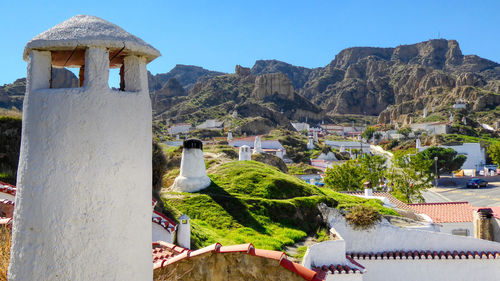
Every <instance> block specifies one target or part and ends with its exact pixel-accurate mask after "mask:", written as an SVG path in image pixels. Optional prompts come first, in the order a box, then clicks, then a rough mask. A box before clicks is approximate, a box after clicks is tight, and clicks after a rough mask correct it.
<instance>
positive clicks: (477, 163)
mask: <svg viewBox="0 0 500 281" xmlns="http://www.w3.org/2000/svg"><path fill="white" fill-rule="evenodd" d="M440 147H445V148H452V149H453V150H455V151H456V152H457V153H458V155H465V156H467V160H465V162H464V164H463V165H462V167H461V169H467V170H469V169H472V170H479V169H481V168H482V166H483V165H484V164H486V153H485V149H484V148H482V147H481V144H479V143H464V144H462V145H451V146H446V145H443V146H440ZM427 148H429V146H422V147H420V149H419V151H424V150H426V149H427Z"/></svg>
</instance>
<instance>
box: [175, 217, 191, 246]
mask: <svg viewBox="0 0 500 281" xmlns="http://www.w3.org/2000/svg"><path fill="white" fill-rule="evenodd" d="M177 245H179V246H181V247H184V248H186V249H191V224H190V223H189V217H188V216H187V215H185V214H183V215H182V216H180V217H179V224H178V225H177Z"/></svg>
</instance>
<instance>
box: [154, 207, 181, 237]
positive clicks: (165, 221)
mask: <svg viewBox="0 0 500 281" xmlns="http://www.w3.org/2000/svg"><path fill="white" fill-rule="evenodd" d="M153 204H154V203H153ZM152 221H153V222H154V223H156V224H159V225H160V226H162V227H163V228H164V229H165V230H166V231H168V232H170V233H172V231H174V230H175V227H176V226H177V224H176V223H175V222H173V221H172V220H171V219H169V218H168V217H167V216H165V215H164V214H162V213H160V212H158V211H153V217H152Z"/></svg>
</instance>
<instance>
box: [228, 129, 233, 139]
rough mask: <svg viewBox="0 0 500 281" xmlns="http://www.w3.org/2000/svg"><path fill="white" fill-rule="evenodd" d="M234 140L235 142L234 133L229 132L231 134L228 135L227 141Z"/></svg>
mask: <svg viewBox="0 0 500 281" xmlns="http://www.w3.org/2000/svg"><path fill="white" fill-rule="evenodd" d="M232 140H233V132H231V130H229V132H228V133H227V141H232Z"/></svg>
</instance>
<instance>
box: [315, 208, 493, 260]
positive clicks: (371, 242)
mask: <svg viewBox="0 0 500 281" xmlns="http://www.w3.org/2000/svg"><path fill="white" fill-rule="evenodd" d="M321 210H322V212H323V217H326V218H327V221H328V224H329V226H330V227H333V228H334V229H335V230H336V231H337V232H338V233H340V235H342V237H344V239H345V242H346V251H347V252H363V253H366V252H381V251H393V250H394V251H403V250H404V251H410V250H412V251H413V250H430V251H454V250H457V251H500V243H497V242H492V241H486V240H481V239H476V238H473V237H463V236H457V235H451V234H447V233H441V232H432V231H425V230H417V229H407V228H400V227H397V226H393V225H391V224H390V223H389V222H387V221H385V220H384V221H383V222H382V223H380V224H378V225H377V226H375V227H374V228H373V229H371V230H368V231H358V230H354V229H353V228H352V227H351V226H349V225H348V224H347V223H346V221H345V219H344V217H343V216H342V215H341V214H340V213H339V212H338V210H336V209H333V208H328V207H326V206H324V205H322V207H321Z"/></svg>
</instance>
